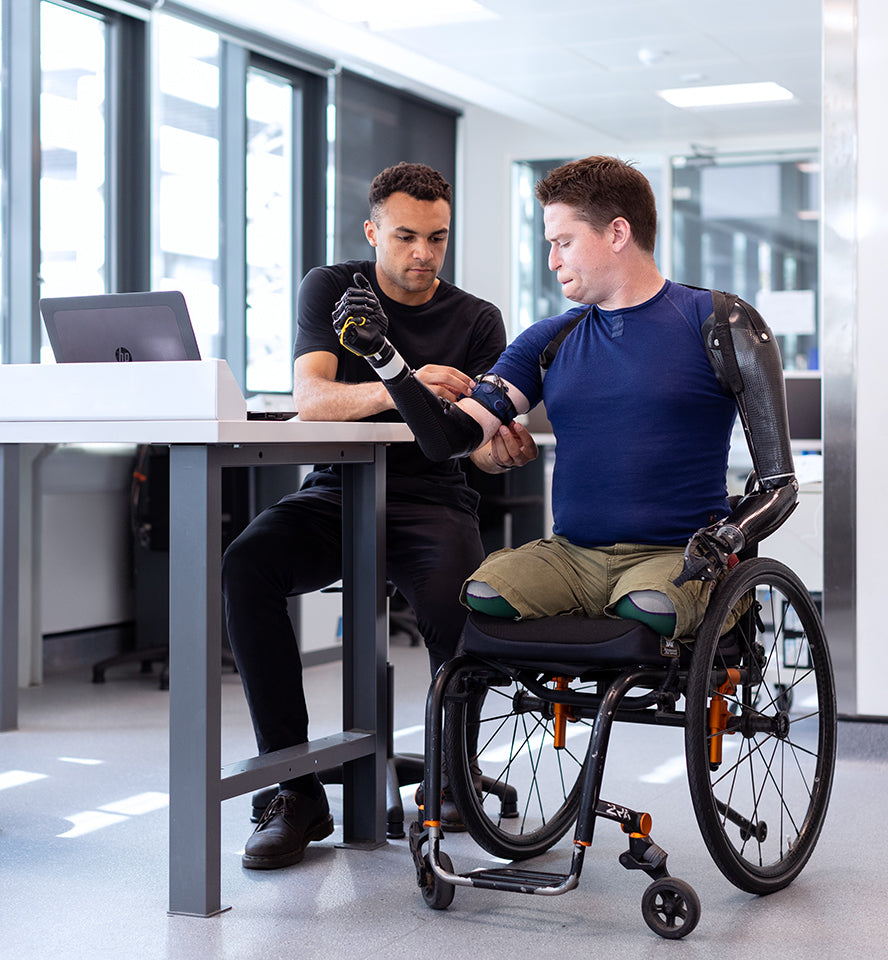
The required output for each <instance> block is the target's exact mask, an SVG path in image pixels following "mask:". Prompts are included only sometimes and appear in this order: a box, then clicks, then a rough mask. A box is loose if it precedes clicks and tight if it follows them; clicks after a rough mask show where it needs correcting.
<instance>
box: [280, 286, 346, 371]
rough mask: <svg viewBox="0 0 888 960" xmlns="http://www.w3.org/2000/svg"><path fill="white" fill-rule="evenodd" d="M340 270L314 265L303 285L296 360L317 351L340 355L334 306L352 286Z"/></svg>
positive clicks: (294, 356) (298, 305)
mask: <svg viewBox="0 0 888 960" xmlns="http://www.w3.org/2000/svg"><path fill="white" fill-rule="evenodd" d="M340 272H341V271H338V270H336V269H334V268H333V267H314V268H313V269H312V270H309V272H308V273H307V274H306V275H305V279H304V280H303V281H302V283H301V284H300V285H299V293H298V295H297V299H296V340H295V343H294V346H293V359H294V360H296V359H297V358H299V357H301V356H303V355H304V354H306V353H314V352H315V351H317V350H323V351H326V352H327V353H332V354H335V355H336V356H338V355H339V341H338V340H337V338H336V331H335V330H334V329H333V319H332V317H333V307H334V306H335V304H336V301H337V300H338V299H339V298H340V297H341V296H342V294H343V293H344V292H345V289H346V287H347V286H348V279H347V277H346V275H345V274H344V273H343V275H342V276H340V275H339V274H340Z"/></svg>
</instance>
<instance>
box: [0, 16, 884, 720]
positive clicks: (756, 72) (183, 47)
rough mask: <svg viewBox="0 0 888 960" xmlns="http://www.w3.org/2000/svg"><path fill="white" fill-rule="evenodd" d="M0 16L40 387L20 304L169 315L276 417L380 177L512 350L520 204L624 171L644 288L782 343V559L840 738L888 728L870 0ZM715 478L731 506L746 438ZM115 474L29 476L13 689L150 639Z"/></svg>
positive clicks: (878, 79)
mask: <svg viewBox="0 0 888 960" xmlns="http://www.w3.org/2000/svg"><path fill="white" fill-rule="evenodd" d="M0 9H2V22H0V40H2V50H3V91H2V93H3V97H2V111H0V135H2V149H3V153H2V156H3V184H2V189H3V195H2V199H3V203H2V207H0V231H2V245H0V260H2V264H0V265H2V271H0V304H2V338H0V359H2V362H3V363H36V362H42V363H48V362H52V359H53V358H52V353H51V350H50V349H49V346H48V344H47V342H46V339H45V334H44V332H43V330H42V328H41V324H40V320H39V314H38V310H37V301H38V299H39V297H41V296H69V295H77V294H90V293H100V292H118V291H128V290H141V289H149V288H150V289H178V290H182V291H183V292H184V294H185V297H186V300H187V302H188V305H189V309H190V312H191V316H192V321H193V323H194V326H195V330H196V333H197V338H198V341H199V344H200V348H201V352H202V355H203V356H204V357H223V358H225V359H227V360H228V363H229V365H230V366H231V369H232V370H233V372H234V374H235V376H236V378H237V380H238V382H239V383H240V385H241V387H242V389H243V390H244V392H245V394H246V395H247V396H248V398H249V399H250V402H251V405H253V406H270V407H283V408H286V406H287V405H288V403H289V393H290V390H291V388H292V363H291V345H292V340H293V315H294V311H293V304H294V298H295V293H296V290H297V288H298V285H299V281H300V278H301V277H302V275H303V274H304V272H305V271H306V270H307V269H309V268H310V267H311V266H312V265H314V264H317V263H321V262H327V261H331V260H333V259H342V258H346V257H351V256H363V255H364V253H365V252H366V250H365V244H364V243H363V241H362V233H361V229H360V224H361V222H362V220H363V218H364V215H365V208H366V188H367V184H368V183H369V180H370V178H371V177H372V176H373V174H374V173H375V172H376V171H378V170H379V169H381V168H382V167H383V166H385V165H387V164H390V163H394V162H397V161H398V160H401V159H407V160H416V161H422V162H426V163H429V164H431V165H433V166H435V167H437V168H438V169H440V170H441V171H442V172H443V173H444V174H445V176H447V177H448V179H450V180H451V182H453V183H454V185H455V188H456V206H455V211H454V236H453V242H452V243H451V247H450V251H449V253H448V259H447V262H446V264H445V271H444V272H445V275H446V276H447V277H449V278H451V279H454V280H455V281H456V282H458V283H460V284H461V285H462V286H464V287H465V288H467V289H469V290H471V291H472V292H474V293H476V294H478V295H479V296H482V297H486V298H489V299H491V300H493V301H495V302H496V303H498V304H499V305H500V307H501V308H502V310H503V314H504V316H505V317H506V319H507V324H508V327H509V331H510V336H512V335H514V334H516V333H517V332H519V331H520V330H521V329H523V328H524V327H525V326H527V325H528V324H530V323H532V322H533V321H534V320H535V319H536V318H539V317H541V316H547V315H551V314H553V313H556V312H558V311H560V310H561V309H562V308H563V306H564V304H563V302H562V300H561V295H560V291H559V290H558V289H557V284H556V283H554V278H553V277H552V276H551V275H550V274H549V273H548V270H547V268H546V253H547V249H546V248H547V245H546V244H545V241H544V239H543V236H542V224H541V217H540V214H539V211H538V210H537V208H536V204H535V201H534V200H533V195H532V190H533V183H534V181H535V180H536V179H538V178H539V177H540V176H543V175H545V173H546V172H547V171H548V170H549V169H551V168H552V167H553V166H556V165H557V164H558V163H560V162H562V161H564V160H566V159H571V158H574V157H578V156H584V155H588V154H591V153H614V154H618V155H620V156H621V157H624V158H626V159H630V160H633V161H635V162H637V164H638V165H639V166H640V167H641V169H642V170H643V171H644V172H645V173H646V174H647V176H648V177H649V178H650V180H651V181H652V183H653V185H654V188H655V191H656V194H657V199H658V204H659V209H660V217H661V226H660V235H659V244H658V251H657V256H658V261H659V265H660V269H661V271H662V272H663V273H664V274H665V275H667V276H670V277H672V278H673V279H676V280H680V281H684V282H688V283H692V284H697V285H700V286H706V287H719V288H722V289H729V290H733V291H735V292H737V293H738V294H740V295H741V296H742V297H744V298H745V299H747V300H749V301H750V302H753V303H756V304H758V305H759V307H760V309H761V310H762V312H763V313H764V314H765V316H766V318H767V319H768V321H769V322H770V323H771V325H772V327H773V328H774V330H775V332H776V333H777V334H778V336H779V339H780V345H781V349H782V352H783V358H784V364H785V367H786V376H787V389H788V398H789V401H790V415H791V425H792V429H793V437H794V441H795V449H796V453H797V455H798V461H799V472H800V477H801V479H802V481H803V493H804V494H805V495H804V496H803V508H801V509H800V510H799V511H798V512H797V516H796V517H795V518H794V525H793V527H791V528H789V527H788V528H787V530H786V531H784V536H783V539H782V541H781V542H780V543H779V545H778V546H775V548H774V550H775V551H777V550H778V549H779V551H780V552H781V555H784V556H785V557H786V558H787V559H788V561H789V562H791V563H792V564H796V565H800V566H801V568H802V573H803V575H804V576H805V577H806V580H807V581H808V583H809V585H810V586H811V589H812V592H814V593H815V594H816V595H817V598H818V600H819V601H822V604H823V610H824V616H825V618H826V622H827V627H828V630H829V633H830V637H831V641H832V644H833V649H834V653H835V657H836V670H837V677H838V681H839V692H840V710H841V711H842V712H843V713H844V714H845V715H848V716H886V715H888V691H886V690H885V688H884V687H883V686H882V685H881V684H879V683H878V680H877V678H878V677H879V676H880V675H884V673H885V670H886V668H888V662H886V658H888V651H886V648H885V645H884V644H882V643H881V642H880V639H879V634H878V625H879V622H880V619H881V616H880V612H879V609H878V606H879V605H878V595H879V591H878V579H877V578H878V569H879V559H880V557H881V552H882V543H883V541H884V539H885V537H884V530H885V526H886V524H885V521H884V520H883V518H882V514H883V511H882V510H881V509H880V502H881V480H882V477H883V475H884V470H885V463H884V459H885V454H884V443H883V442H882V439H881V434H882V430H881V424H880V422H879V411H880V410H883V409H885V403H884V401H885V390H886V387H885V383H886V378H885V377H884V376H883V374H882V366H883V362H882V360H881V356H882V354H883V352H884V350H883V347H884V342H883V341H884V340H885V338H886V337H888V334H886V333H885V332H884V330H885V324H884V322H883V318H882V307H881V301H882V300H883V299H884V298H883V296H882V291H881V282H882V281H881V273H882V268H881V263H882V261H883V260H884V255H885V237H884V230H885V228H884V226H883V224H884V222H885V216H884V213H885V210H886V207H888V199H886V196H885V193H886V190H888V186H886V185H885V183H884V182H883V181H884V178H883V177H882V176H881V174H880V168H879V160H880V157H881V156H883V155H884V147H885V144H884V142H883V134H882V133H881V129H882V127H881V123H880V119H879V96H880V93H879V91H880V90H881V89H882V83H883V73H884V72H885V69H886V68H885V65H884V64H883V62H882V60H881V58H880V55H879V52H878V51H879V49H880V44H883V42H884V39H885V37H886V36H888V24H886V14H885V12H884V11H883V10H882V7H881V5H880V4H879V3H878V2H877V0H836V2H833V0H827V2H823V3H822V2H820V0H777V2H765V0H751V2H750V3H746V4H743V5H736V4H733V5H732V4H711V3H704V2H698V0H690V2H689V0H634V2H632V3H630V4H612V3H608V2H605V0H596V2H589V0H554V2H550V3H547V4H545V5H540V4H538V3H536V2H533V0H484V2H475V0H452V2H448V3H442V4H437V5H428V4H425V5H422V4H409V3H403V2H396V0H391V2H374V3H369V4H367V3H363V4H361V3H355V2H347V0H262V2H259V3H254V4H243V3H241V2H235V0H190V2H179V0H167V2H165V3H159V2H152V0H107V2H87V0H83V2H80V0H65V2H62V0H0ZM735 451H736V452H735V455H734V462H733V463H732V477H733V481H734V482H737V483H740V482H741V479H742V476H743V475H744V473H745V471H746V469H747V468H748V463H747V462H746V457H745V450H744V444H743V441H742V437H738V438H737V443H736V444H735ZM547 455H548V456H549V457H551V456H554V455H555V454H554V452H553V451H551V450H549V452H548V454H547ZM133 456H134V451H133V450H132V449H127V448H83V449H71V448H65V449H58V450H34V451H32V452H31V455H30V456H29V457H26V462H25V465H24V468H23V469H25V470H26V471H28V477H27V480H28V482H27V483H26V484H25V485H24V486H25V488H26V489H27V490H29V491H31V495H32V500H31V502H30V503H28V504H26V505H25V506H26V509H28V510H30V511H31V512H30V514H29V516H31V517H32V518H36V520H35V521H34V522H32V523H30V525H28V524H26V528H27V529H25V530H24V536H23V557H22V560H23V563H24V564H26V565H27V566H28V568H29V569H30V570H31V571H32V573H33V576H32V578H31V581H30V582H31V585H32V592H31V595H29V596H27V597H26V598H25V603H24V610H25V615H24V616H23V627H22V637H21V651H20V652H21V656H20V658H19V680H20V684H21V685H22V686H27V685H29V684H35V683H40V682H41V680H42V678H43V673H44V670H45V669H52V668H53V666H54V665H57V666H60V667H64V666H66V665H68V664H70V662H71V659H72V658H77V657H79V656H87V655H88V656H89V657H91V658H92V659H96V658H97V655H98V654H105V653H113V652H114V651H115V650H117V649H120V648H121V647H122V646H126V645H127V644H128V643H131V642H132V638H133V631H134V628H135V625H137V624H138V623H139V620H140V618H141V619H142V622H143V625H144V623H145V618H147V617H148V616H149V614H147V613H145V611H144V609H143V608H142V607H141V606H140V599H139V595H138V582H137V578H136V577H135V575H134V573H133V569H134V565H133V556H134V552H135V554H136V555H138V551H139V549H144V548H145V547H146V544H147V546H149V547H150V546H151V542H150V541H151V537H150V536H148V535H147V534H146V529H145V525H146V513H145V511H146V509H147V507H146V500H145V499H143V498H142V495H143V494H144V493H145V491H136V492H135V493H136V495H138V496H137V499H138V502H137V503H136V504H135V507H134V489H133V485H132V463H133ZM279 482H280V484H282V485H284V486H285V485H286V484H287V483H289V482H290V480H289V479H288V478H283V479H281V480H280V481H279ZM274 492H275V491H274V490H260V491H258V492H257V491H255V490H252V489H249V490H247V491H246V492H244V491H240V492H239V493H238V492H235V493H234V494H232V496H233V497H234V499H233V501H232V503H237V504H243V503H246V505H247V506H246V509H248V510H249V509H250V508H251V507H255V505H256V498H257V497H259V498H260V499H263V498H266V497H270V496H271V495H273V493H274ZM245 498H246V499H245ZM251 498H252V499H251ZM157 504H160V505H161V509H162V504H163V501H162V491H160V490H159V487H158V485H157V484H155V506H157ZM233 509H234V508H233ZM235 512H236V511H235ZM858 517H862V518H865V522H862V523H858V522H857V519H858ZM240 519H241V518H239V517H238V516H236V515H234V516H232V517H231V524H232V528H234V527H236V526H237V524H238V523H239V522H240ZM150 526H151V523H150V522H148V527H149V528H150ZM154 533H155V534H157V535H159V531H158V529H157V521H156V518H155V522H154ZM161 541H162V537H161ZM155 546H156V545H155ZM160 549H161V550H162V542H161V545H160ZM72 571H75V575H74V576H73V577H72V575H71V572H72ZM142 576H143V577H147V576H148V574H147V573H145V570H144V569H143V570H142ZM26 579H27V578H26ZM47 583H51V584H52V585H53V587H52V589H46V588H45V586H44V588H43V589H42V590H41V589H40V585H41V584H44V585H45V584H47ZM25 589H26V590H27V587H26V588H25ZM317 603H318V604H319V605H320V606H319V612H318V613H317V616H319V617H321V618H322V621H319V622H324V623H325V624H329V625H328V626H324V627H323V631H322V633H323V636H319V637H318V636H315V637H314V638H313V639H311V640H310V641H307V642H308V643H313V644H315V645H316V646H317V647H318V649H319V651H324V650H327V648H330V649H332V650H334V652H335V645H336V613H335V600H330V599H329V598H327V599H324V598H319V599H318V600H317ZM328 608H329V609H328ZM314 615H315V614H312V616H314ZM78 637H81V638H82V637H86V638H87V639H86V648H85V650H84V649H82V648H79V647H78V646H77V638H78ZM87 651H88V653H87ZM319 656H321V657H322V654H319Z"/></svg>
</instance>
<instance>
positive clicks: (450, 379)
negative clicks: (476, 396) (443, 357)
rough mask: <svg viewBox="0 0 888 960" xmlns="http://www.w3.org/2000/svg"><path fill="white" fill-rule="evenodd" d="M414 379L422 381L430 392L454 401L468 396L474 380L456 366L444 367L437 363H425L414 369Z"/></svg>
mask: <svg viewBox="0 0 888 960" xmlns="http://www.w3.org/2000/svg"><path fill="white" fill-rule="evenodd" d="M416 379H417V380H420V381H422V383H424V384H425V385H426V386H427V387H428V388H429V390H431V391H432V393H434V394H436V395H437V396H439V397H443V398H444V399H445V400H451V401H453V402H454V403H456V401H457V400H461V399H462V398H463V397H466V396H468V394H469V391H470V390H471V389H472V387H474V386H475V381H474V380H473V379H472V378H471V377H468V376H466V375H465V374H464V373H462V371H460V370H457V369H456V367H445V366H442V365H441V364H437V363H427V364H426V365H425V366H424V367H420V368H419V370H417V371H416Z"/></svg>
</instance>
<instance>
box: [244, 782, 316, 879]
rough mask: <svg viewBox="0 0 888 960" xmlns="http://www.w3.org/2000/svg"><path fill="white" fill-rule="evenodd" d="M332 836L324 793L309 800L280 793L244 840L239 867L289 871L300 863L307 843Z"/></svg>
mask: <svg viewBox="0 0 888 960" xmlns="http://www.w3.org/2000/svg"><path fill="white" fill-rule="evenodd" d="M332 832H333V817H332V816H330V807H329V806H328V804H327V797H326V795H325V794H324V793H321V794H320V795H319V796H318V797H316V798H308V797H304V796H302V795H301V794H298V793H294V792H293V791H292V790H281V791H280V793H278V795H277V796H276V797H275V798H274V799H273V800H272V801H271V803H270V804H269V805H268V807H266V810H265V813H264V814H263V815H262V819H261V820H260V821H259V824H258V825H257V827H256V829H255V830H254V831H253V835H252V836H251V837H250V839H249V840H247V843H246V846H245V847H244V855H243V857H242V859H241V863H242V864H243V865H244V866H245V867H247V868H248V869H249V870H277V869H278V868H279V867H289V866H290V865H291V864H294V863H299V861H300V860H301V859H302V858H303V856H304V855H305V848H306V847H307V846H308V845H309V843H311V842H312V841H313V840H323V839H324V837H329V836H330V834H331V833H332Z"/></svg>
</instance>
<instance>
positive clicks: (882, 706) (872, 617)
mask: <svg viewBox="0 0 888 960" xmlns="http://www.w3.org/2000/svg"><path fill="white" fill-rule="evenodd" d="M856 6H857V15H858V24H857V34H858V46H857V58H858V59H857V131H858V151H857V157H858V159H857V357H856V364H857V707H858V711H859V712H860V713H861V714H869V715H877V714H878V715H883V716H884V715H888V686H886V683H885V677H886V675H888V643H886V641H885V635H886V617H885V572H884V571H885V553H886V543H888V511H886V509H885V478H886V477H888V445H886V442H885V415H886V413H888V377H886V376H885V362H886V357H888V320H886V307H885V299H886V297H885V266H886V262H888V178H886V176H885V158H886V156H888V134H886V127H885V89H886V86H888V62H886V58H885V42H886V38H888V6H886V4H885V3H884V0H857V4H856Z"/></svg>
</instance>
